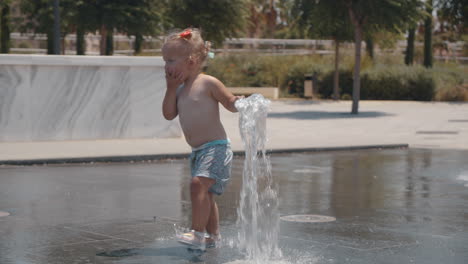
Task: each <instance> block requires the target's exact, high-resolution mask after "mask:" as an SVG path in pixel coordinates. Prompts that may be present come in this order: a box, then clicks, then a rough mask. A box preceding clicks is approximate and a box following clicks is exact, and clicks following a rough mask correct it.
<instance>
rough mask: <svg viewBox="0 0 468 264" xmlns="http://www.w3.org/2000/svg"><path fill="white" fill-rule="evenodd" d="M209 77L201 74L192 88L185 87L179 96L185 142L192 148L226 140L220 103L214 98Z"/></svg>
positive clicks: (179, 109) (179, 110)
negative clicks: (220, 115) (209, 84)
mask: <svg viewBox="0 0 468 264" xmlns="http://www.w3.org/2000/svg"><path fill="white" fill-rule="evenodd" d="M208 83H209V77H208V76H206V75H203V74H200V75H199V76H198V77H197V79H196V80H195V81H194V82H193V84H192V85H190V86H184V87H183V88H182V89H181V91H180V92H179V93H178V95H177V110H178V113H179V121H180V125H181V127H182V131H183V132H184V135H185V140H186V141H187V143H188V144H189V145H190V146H192V147H198V146H200V145H202V144H204V143H207V142H210V141H213V140H218V139H226V132H225V130H224V127H223V125H222V124H221V120H220V117H219V103H218V101H216V100H215V98H214V97H213V96H212V94H211V92H210V89H209V86H208V85H207V84H208Z"/></svg>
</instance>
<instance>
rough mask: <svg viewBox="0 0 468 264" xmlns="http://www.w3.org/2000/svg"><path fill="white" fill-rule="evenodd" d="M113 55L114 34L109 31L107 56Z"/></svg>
mask: <svg viewBox="0 0 468 264" xmlns="http://www.w3.org/2000/svg"><path fill="white" fill-rule="evenodd" d="M112 54H114V33H113V32H112V30H108V31H107V35H106V55H107V56H111V55H112Z"/></svg>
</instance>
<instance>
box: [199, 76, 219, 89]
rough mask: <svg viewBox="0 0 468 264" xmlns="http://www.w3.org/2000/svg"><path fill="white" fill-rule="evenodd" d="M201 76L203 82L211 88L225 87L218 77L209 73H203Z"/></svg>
mask: <svg viewBox="0 0 468 264" xmlns="http://www.w3.org/2000/svg"><path fill="white" fill-rule="evenodd" d="M200 77H201V81H202V82H203V84H204V85H206V86H207V87H208V88H210V89H220V88H223V87H224V84H223V83H222V82H221V81H220V80H218V79H217V78H216V77H213V76H211V75H207V74H202V75H201V76H200Z"/></svg>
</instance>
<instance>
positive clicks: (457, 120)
mask: <svg viewBox="0 0 468 264" xmlns="http://www.w3.org/2000/svg"><path fill="white" fill-rule="evenodd" d="M449 122H466V123H468V119H452V120H449Z"/></svg>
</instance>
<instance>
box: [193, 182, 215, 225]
mask: <svg viewBox="0 0 468 264" xmlns="http://www.w3.org/2000/svg"><path fill="white" fill-rule="evenodd" d="M214 183H215V180H214V179H210V178H206V177H193V178H192V182H191V183H190V198H191V200H192V228H191V229H193V230H195V231H197V232H205V228H206V226H207V224H208V219H209V218H210V213H211V199H210V193H209V192H208V189H210V187H211V185H213V184H214Z"/></svg>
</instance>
